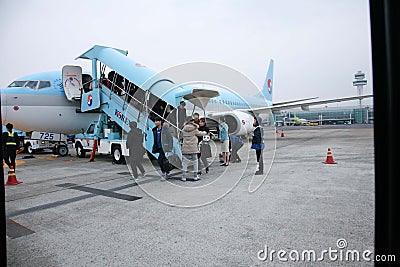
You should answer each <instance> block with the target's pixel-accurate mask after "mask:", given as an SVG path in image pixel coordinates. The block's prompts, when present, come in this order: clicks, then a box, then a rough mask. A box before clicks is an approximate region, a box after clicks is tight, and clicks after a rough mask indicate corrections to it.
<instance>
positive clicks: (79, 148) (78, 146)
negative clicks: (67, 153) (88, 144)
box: [75, 143, 86, 158]
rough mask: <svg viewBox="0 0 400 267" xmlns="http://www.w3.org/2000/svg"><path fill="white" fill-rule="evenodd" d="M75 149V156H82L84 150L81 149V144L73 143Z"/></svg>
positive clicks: (84, 152)
mask: <svg viewBox="0 0 400 267" xmlns="http://www.w3.org/2000/svg"><path fill="white" fill-rule="evenodd" d="M75 149H76V156H77V157H79V158H84V157H85V154H86V151H85V150H84V149H83V147H82V145H81V144H80V143H76V144H75Z"/></svg>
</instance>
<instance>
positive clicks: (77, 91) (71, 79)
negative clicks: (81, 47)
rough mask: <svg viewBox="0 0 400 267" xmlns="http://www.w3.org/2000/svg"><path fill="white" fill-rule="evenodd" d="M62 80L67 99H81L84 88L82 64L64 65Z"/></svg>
mask: <svg viewBox="0 0 400 267" xmlns="http://www.w3.org/2000/svg"><path fill="white" fill-rule="evenodd" d="M62 81H63V87H64V92H65V95H66V97H67V99H68V100H69V101H72V100H79V99H80V98H81V90H82V68H81V67H80V66H70V65H67V66H64V67H63V68H62Z"/></svg>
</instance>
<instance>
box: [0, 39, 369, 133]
mask: <svg viewBox="0 0 400 267" xmlns="http://www.w3.org/2000/svg"><path fill="white" fill-rule="evenodd" d="M77 58H82V59H91V60H93V62H95V64H96V63H97V61H100V69H102V65H101V59H102V60H103V61H106V62H107V63H108V65H107V67H109V68H110V71H111V70H113V71H116V72H117V73H118V75H121V76H122V77H124V79H125V80H126V81H127V82H132V83H135V85H136V86H138V87H139V89H142V88H141V87H140V86H139V85H142V82H140V81H143V80H149V79H150V78H151V77H156V76H157V74H156V73H155V72H153V71H151V70H150V69H148V68H147V67H146V66H144V65H142V64H140V63H138V62H135V61H133V60H132V59H130V58H128V57H127V51H126V50H120V49H115V48H110V47H105V46H99V45H95V46H93V47H92V48H91V49H89V50H88V51H86V52H85V53H84V54H82V55H81V56H79V57H77ZM92 66H93V64H92ZM94 66H96V65H94ZM103 66H105V65H103ZM273 69H274V61H273V60H272V59H271V60H270V63H269V67H268V71H267V75H266V79H265V82H264V85H263V87H262V89H261V91H260V92H259V93H257V94H256V95H254V96H241V95H239V94H236V93H234V92H231V91H228V90H225V89H223V88H220V89H196V88H193V87H190V86H189V87H188V86H177V85H175V84H173V82H171V81H168V82H169V83H172V84H173V86H170V85H168V86H169V88H170V90H169V91H168V92H167V93H165V91H161V89H160V88H162V86H161V85H159V86H160V87H159V88H158V89H157V87H155V89H153V91H152V92H151V94H149V95H150V96H149V97H150V98H151V97H152V96H153V97H154V96H155V97H156V98H155V99H156V100H157V99H158V100H160V101H163V102H165V103H167V104H169V105H170V106H172V108H175V107H176V106H177V105H178V103H179V102H180V101H181V100H185V101H186V102H190V103H192V104H193V105H195V106H198V107H200V108H201V109H203V110H204V115H205V116H206V117H207V118H209V119H211V120H213V121H218V118H219V117H221V116H224V117H225V120H226V122H227V124H228V126H229V132H230V134H234V135H246V134H248V133H250V132H252V131H253V129H254V128H253V116H254V115H256V114H257V115H259V114H266V115H267V116H266V117H264V118H271V119H268V120H272V113H275V112H279V111H280V110H283V109H289V108H295V107H302V108H303V109H307V107H308V106H310V105H320V104H326V103H334V102H341V101H349V100H356V99H362V98H368V97H372V95H362V96H353V97H343V98H335V99H328V100H314V99H315V97H310V98H304V99H298V100H291V101H285V102H280V103H273V100H272V96H273V84H274V82H273ZM104 74H105V71H104V69H102V71H101V73H100V75H98V72H97V67H96V69H93V70H92V73H91V75H90V74H87V73H84V74H82V80H79V79H78V80H77V82H76V83H78V86H76V84H74V83H73V81H72V77H69V78H68V77H67V79H64V78H63V74H62V72H61V71H53V72H44V73H38V74H33V75H29V76H25V77H22V78H19V79H16V80H15V81H14V82H12V83H11V84H10V85H9V86H8V87H7V88H2V89H0V91H1V99H2V101H1V105H2V114H3V115H2V116H3V121H2V123H3V124H5V123H7V122H12V123H13V124H14V127H15V128H17V129H20V130H24V131H33V130H36V131H53V132H59V133H70V134H72V133H77V132H80V131H81V130H82V129H83V128H86V127H87V126H88V125H89V124H90V122H92V121H94V120H96V119H97V118H98V115H99V110H92V111H90V112H82V110H81V107H82V106H81V105H80V102H81V101H80V100H81V97H82V96H84V97H86V95H85V94H84V92H83V91H85V93H86V92H87V91H89V90H91V89H89V88H88V86H89V82H93V84H94V85H95V86H96V84H100V86H101V82H100V77H99V76H101V77H103V75H104ZM92 77H96V79H93V78H92ZM150 80H151V79H150ZM160 81H162V82H164V83H165V82H166V81H167V80H166V79H165V80H163V79H160V80H158V81H157V82H160ZM109 82H110V83H112V82H115V80H114V81H110V80H109ZM157 82H155V83H154V84H156V83H157ZM85 85H86V87H85ZM71 87H74V88H75V89H70V88H71ZM78 87H79V88H78ZM171 88H172V89H171ZM150 89H151V87H149V88H143V89H142V90H143V91H146V90H147V91H149V90H150ZM71 90H72V91H71ZM74 90H75V91H74ZM157 90H158V91H157ZM152 94H154V95H152ZM127 95H129V94H128V92H126V93H125V97H126V96H127ZM197 96H201V97H202V98H203V99H202V100H196V98H197ZM121 97H122V96H121ZM82 99H84V98H82ZM148 100H149V101H148V102H149V103H150V102H151V101H150V100H151V99H148ZM309 100H312V101H309ZM305 101H309V102H305ZM83 102H86V101H82V103H83ZM89 102H90V103H92V99H90V101H89ZM153 102H154V101H153ZM153 104H154V103H153ZM206 107H208V109H209V110H217V111H216V112H215V111H211V112H207V113H206V111H205V108H206ZM220 107H227V108H228V110H226V111H221V109H219V108H220Z"/></svg>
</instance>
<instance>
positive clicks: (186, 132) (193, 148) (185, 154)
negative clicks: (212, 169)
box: [181, 120, 207, 181]
mask: <svg viewBox="0 0 400 267" xmlns="http://www.w3.org/2000/svg"><path fill="white" fill-rule="evenodd" d="M206 134H207V132H200V131H199V126H198V125H197V124H196V123H195V122H194V120H190V121H189V122H188V123H186V124H185V126H183V128H182V139H183V143H182V179H181V180H182V181H186V171H187V167H188V165H189V159H192V160H193V162H194V167H193V173H194V178H193V179H194V180H195V181H197V180H199V176H198V174H197V172H198V169H199V166H198V165H199V164H198V157H197V154H198V153H199V152H200V151H199V148H198V146H197V141H198V139H197V137H198V136H203V135H206Z"/></svg>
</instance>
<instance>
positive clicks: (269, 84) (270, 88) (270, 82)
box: [267, 79, 272, 93]
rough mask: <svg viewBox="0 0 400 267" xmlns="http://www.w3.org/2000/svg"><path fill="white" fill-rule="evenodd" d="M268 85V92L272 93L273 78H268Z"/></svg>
mask: <svg viewBox="0 0 400 267" xmlns="http://www.w3.org/2000/svg"><path fill="white" fill-rule="evenodd" d="M267 87H268V92H269V93H271V91H272V80H271V79H268V82H267Z"/></svg>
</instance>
